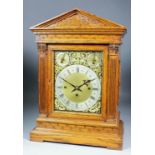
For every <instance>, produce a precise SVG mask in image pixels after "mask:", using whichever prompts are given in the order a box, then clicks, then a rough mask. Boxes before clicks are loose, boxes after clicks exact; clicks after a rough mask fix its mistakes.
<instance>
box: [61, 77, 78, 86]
mask: <svg viewBox="0 0 155 155" xmlns="http://www.w3.org/2000/svg"><path fill="white" fill-rule="evenodd" d="M60 78H61V79H62V80H64V81H65V82H66V83H68V84H70V85H71V86H72V87H74V88H76V87H77V86H75V85H73V84H72V83H70V82H68V81H67V80H65V79H64V78H62V77H60Z"/></svg>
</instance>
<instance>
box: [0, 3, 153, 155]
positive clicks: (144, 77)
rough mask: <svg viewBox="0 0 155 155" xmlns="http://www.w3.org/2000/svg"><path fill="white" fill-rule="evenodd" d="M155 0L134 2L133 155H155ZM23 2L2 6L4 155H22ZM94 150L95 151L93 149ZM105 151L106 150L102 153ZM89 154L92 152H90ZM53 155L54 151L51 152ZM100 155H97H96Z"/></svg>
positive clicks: (0, 119) (0, 130) (0, 133)
mask: <svg viewBox="0 0 155 155" xmlns="http://www.w3.org/2000/svg"><path fill="white" fill-rule="evenodd" d="M154 3H155V2H154V1H153V0H147V1H145V0H137V1H134V0H132V11H131V12H132V143H131V144H132V154H133V155H139V154H140V155H143V154H144V155H146V154H148V155H153V154H155V150H154V138H155V137H154V132H155V125H154V124H155V120H154V119H155V116H154V115H155V99H154V97H155V82H154V80H155V74H154V72H155V54H154V53H155V49H154V44H155V37H154V36H155V20H154V19H155V17H154V15H155V9H154V6H155V4H154ZM22 16H23V14H22V1H21V0H14V1H8V0H5V1H3V2H1V5H0V19H1V20H0V21H1V23H0V26H1V27H0V34H1V37H0V39H1V42H0V43H1V44H0V45H1V47H0V73H1V74H0V100H1V101H0V105H1V107H0V122H1V127H0V137H1V145H0V146H1V147H0V152H1V153H0V154H6V155H7V154H13V155H21V154H22V153H23V151H22V146H23V135H22V132H23V130H22V126H23V123H22V120H23V118H22V116H23V115H22V111H23V109H22V102H23V99H22V96H23V93H22V91H23V90H22V85H23V84H22V81H23V77H22V74H23V73H22V66H23V63H22V60H23V55H22V54H23V51H22V42H23V37H22V34H23V31H22V27H23V25H22V23H23V19H22ZM90 150H91V148H90ZM100 152H102V151H100ZM43 153H44V152H43ZM87 153H89V152H87ZM51 154H52V152H51ZM92 154H94V155H96V154H97V152H95V151H94V152H92Z"/></svg>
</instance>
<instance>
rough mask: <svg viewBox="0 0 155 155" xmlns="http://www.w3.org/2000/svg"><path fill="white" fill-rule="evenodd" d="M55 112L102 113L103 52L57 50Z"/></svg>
mask: <svg viewBox="0 0 155 155" xmlns="http://www.w3.org/2000/svg"><path fill="white" fill-rule="evenodd" d="M54 55H55V104H54V107H55V110H56V111H72V112H73V111H76V112H84V113H101V91H102V90H101V86H102V80H101V79H102V74H103V72H102V67H103V52H102V51H55V54H54Z"/></svg>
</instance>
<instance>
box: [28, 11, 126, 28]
mask: <svg viewBox="0 0 155 155" xmlns="http://www.w3.org/2000/svg"><path fill="white" fill-rule="evenodd" d="M71 29H73V30H79V31H80V30H84V29H86V30H88V29H90V30H91V29H100V30H101V29H125V26H123V25H120V24H117V23H115V22H112V21H110V20H107V19H104V18H100V17H97V16H95V15H92V14H90V13H88V12H85V11H83V10H79V9H74V10H72V11H69V12H67V13H64V14H62V15H59V16H57V17H55V18H52V19H49V20H47V21H45V22H42V23H40V24H37V25H35V26H33V27H32V28H31V30H32V31H33V30H34V31H37V30H38V31H39V30H42V31H43V30H46V31H47V30H71Z"/></svg>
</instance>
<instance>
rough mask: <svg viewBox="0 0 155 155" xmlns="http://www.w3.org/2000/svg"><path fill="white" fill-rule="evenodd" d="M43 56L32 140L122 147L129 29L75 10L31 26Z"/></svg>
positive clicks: (40, 60) (40, 53)
mask: <svg viewBox="0 0 155 155" xmlns="http://www.w3.org/2000/svg"><path fill="white" fill-rule="evenodd" d="M31 30H32V32H34V34H35V35H36V42H37V46H38V54H39V67H38V68H39V74H38V79H39V80H38V85H39V116H38V118H37V120H36V127H35V128H34V129H33V130H32V131H31V133H30V140H32V141H53V142H63V143H73V144H83V145H92V146H101V147H107V148H113V149H121V148H122V137H123V122H122V121H121V120H120V118H119V112H118V99H119V88H120V56H119V49H118V48H119V45H120V44H121V38H122V36H123V34H124V33H125V31H126V27H125V26H123V25H120V24H117V23H115V22H112V21H109V20H107V19H103V18H99V17H97V16H95V15H92V14H90V13H88V12H85V11H82V10H79V9H74V10H72V11H69V12H67V13H64V14H62V15H60V16H57V17H55V18H52V19H49V20H47V21H45V22H43V23H40V24H38V25H35V26H33V27H32V28H31Z"/></svg>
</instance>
